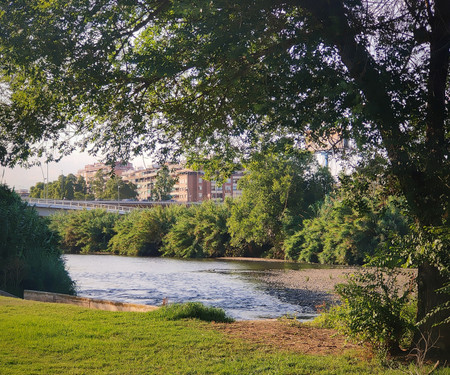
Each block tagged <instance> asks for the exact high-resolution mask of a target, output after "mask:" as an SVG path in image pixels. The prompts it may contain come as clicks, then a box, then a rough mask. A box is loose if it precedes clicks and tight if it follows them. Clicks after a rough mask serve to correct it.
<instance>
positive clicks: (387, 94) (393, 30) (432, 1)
mask: <svg viewBox="0 0 450 375" xmlns="http://www.w3.org/2000/svg"><path fill="white" fill-rule="evenodd" d="M449 46H450V2H449V1H447V0H416V1H412V0H394V1H390V2H386V1H383V0H340V1H330V0H297V1H290V0H284V1H278V0H275V1H273V0H271V1H268V0H258V1H255V0H245V1H240V2H230V1H224V0H213V1H210V0H208V1H206V0H199V1H196V2H194V3H193V2H191V1H177V2H171V1H169V0H139V1H128V0H97V1H88V0H54V1H42V0H18V1H10V2H4V3H2V5H1V9H0V51H1V52H0V66H1V73H0V75H1V77H0V78H1V81H2V82H1V84H0V90H1V91H2V95H1V99H0V135H1V136H0V161H1V163H2V164H3V165H14V164H15V163H17V162H19V161H23V160H26V159H27V158H29V157H30V156H31V155H33V154H35V155H40V154H42V153H43V152H44V150H45V147H49V146H54V147H56V148H57V149H59V150H60V151H61V153H66V152H69V151H70V150H71V148H72V147H74V143H71V142H72V140H74V139H75V140H76V142H78V143H79V145H81V146H85V147H87V145H89V144H90V145H91V146H90V147H91V148H92V151H93V152H97V151H101V152H102V153H104V154H106V155H108V156H109V157H110V158H111V159H115V160H118V159H122V160H126V159H128V156H129V155H130V154H133V153H134V154H140V153H142V152H144V151H146V150H147V151H156V152H159V153H161V154H163V155H176V154H177V153H178V152H180V151H181V150H184V151H188V152H191V154H192V155H194V156H195V157H199V156H200V157H202V156H204V157H208V156H211V155H212V154H214V155H219V157H221V158H222V164H226V162H227V161H230V160H232V159H233V158H234V157H235V156H236V154H237V153H242V151H243V150H247V149H249V148H250V149H251V147H252V145H253V141H254V140H255V137H259V136H260V135H261V134H269V135H270V136H271V138H270V139H271V141H274V140H276V136H275V134H279V133H280V132H281V133H283V134H292V135H300V136H302V135H304V134H309V136H310V137H312V138H313V139H315V140H319V139H320V138H321V137H323V136H324V135H325V136H326V135H329V134H340V135H342V136H343V137H347V138H353V139H354V140H355V141H356V143H357V145H358V146H359V149H360V150H361V152H371V151H373V150H378V151H380V152H382V153H384V155H385V156H386V158H387V159H388V160H389V168H390V172H391V173H392V174H393V175H394V176H395V178H396V179H397V180H398V184H399V186H400V189H401V190H402V192H403V193H404V195H405V196H406V199H407V202H408V204H409V206H410V209H411V212H412V213H413V215H414V217H415V218H416V220H417V222H418V223H419V225H420V227H421V228H427V227H447V228H448V209H449V208H448V202H449V201H450V199H449V190H450V188H449V186H450V184H449V175H450V174H449V163H450V158H449V155H448V142H449V135H448V134H449V133H448V129H449V126H448V125H449V120H448V109H449V108H448V106H449V101H448V98H449V95H450V93H449V83H448V81H449V80H448V67H449ZM428 233H431V232H430V231H428ZM435 233H437V232H435ZM447 250H448V249H447ZM447 267H448V265H447ZM439 269H442V267H441V265H438V264H436V262H435V261H434V260H433V258H432V257H431V258H430V257H429V258H426V259H423V261H422V262H421V264H420V265H419V278H418V285H419V318H422V317H424V316H425V314H426V313H427V312H428V311H429V310H430V306H435V305H436V304H439V303H440V302H448V298H447V297H442V296H441V295H438V294H436V293H435V290H436V289H437V288H439V286H442V285H443V282H444V281H445V278H444V276H443V274H442V272H441V271H439ZM430 324H431V323H430ZM449 331H450V329H449V328H447V330H446V331H445V332H447V333H446V334H442V332H443V331H442V330H441V336H442V337H441V338H440V339H439V344H438V346H439V347H440V348H441V349H442V350H444V349H445V348H446V349H447V350H448V348H449V347H450V333H449Z"/></svg>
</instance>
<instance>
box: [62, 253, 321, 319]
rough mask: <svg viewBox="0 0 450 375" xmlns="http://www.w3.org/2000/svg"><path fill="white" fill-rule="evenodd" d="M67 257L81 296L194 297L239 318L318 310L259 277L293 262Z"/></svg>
mask: <svg viewBox="0 0 450 375" xmlns="http://www.w3.org/2000/svg"><path fill="white" fill-rule="evenodd" d="M64 258H65V261H66V267H67V269H68V271H69V274H70V276H71V277H72V279H73V280H74V281H75V282H76V285H77V293H78V295H79V296H82V297H91V298H98V299H107V300H113V301H120V302H129V303H139V304H147V305H161V304H162V301H163V299H164V298H167V300H168V302H169V303H182V302H190V301H196V302H202V303H204V304H205V305H208V306H214V307H219V308H222V309H224V310H225V311H226V312H227V314H228V315H229V316H231V317H233V318H235V319H240V320H247V319H267V318H277V317H280V316H283V315H290V316H296V317H297V318H298V319H300V320H304V319H311V318H312V317H314V316H316V313H315V311H314V309H313V308H311V307H308V306H301V305H298V304H296V301H295V296H291V298H290V296H286V293H281V294H280V293H278V292H277V291H276V290H274V288H273V287H271V286H269V285H267V284H265V283H263V282H261V281H260V279H259V278H258V277H256V276H257V275H258V274H260V273H261V272H266V271H268V270H271V269H280V268H281V269H283V268H286V269H291V268H293V267H298V265H295V264H291V263H276V262H250V261H235V260H208V259H203V260H180V259H169V258H137V257H123V256H115V255H65V256H64Z"/></svg>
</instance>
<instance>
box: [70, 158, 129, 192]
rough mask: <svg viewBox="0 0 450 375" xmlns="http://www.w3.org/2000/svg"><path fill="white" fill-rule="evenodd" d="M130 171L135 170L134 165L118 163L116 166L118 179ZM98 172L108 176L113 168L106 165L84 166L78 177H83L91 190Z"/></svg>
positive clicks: (115, 170)
mask: <svg viewBox="0 0 450 375" xmlns="http://www.w3.org/2000/svg"><path fill="white" fill-rule="evenodd" d="M130 170H133V164H131V163H116V164H115V165H114V174H115V175H116V176H118V177H121V176H122V175H123V174H124V173H125V172H126V171H130ZM98 171H103V172H104V173H105V174H108V173H110V172H111V166H110V165H107V164H104V163H94V164H88V165H85V166H84V169H80V170H79V171H78V173H77V177H78V176H82V177H83V178H84V180H85V181H86V185H87V187H88V188H89V187H90V185H91V183H92V180H93V179H94V178H95V174H96V173H97V172H98Z"/></svg>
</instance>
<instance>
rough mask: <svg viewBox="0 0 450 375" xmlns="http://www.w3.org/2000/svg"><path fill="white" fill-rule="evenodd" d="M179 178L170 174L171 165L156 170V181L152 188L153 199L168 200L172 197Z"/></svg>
mask: <svg viewBox="0 0 450 375" xmlns="http://www.w3.org/2000/svg"><path fill="white" fill-rule="evenodd" d="M176 182H177V180H176V179H175V178H174V177H172V176H171V175H170V171H169V167H168V166H167V165H164V166H163V167H161V168H160V169H159V170H158V172H156V178H155V182H154V184H153V186H152V189H151V197H152V198H151V199H152V200H155V201H166V200H169V199H171V198H172V196H171V195H170V193H171V192H172V188H173V186H174V185H175V183H176Z"/></svg>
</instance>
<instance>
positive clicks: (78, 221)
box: [50, 209, 119, 254]
mask: <svg viewBox="0 0 450 375" xmlns="http://www.w3.org/2000/svg"><path fill="white" fill-rule="evenodd" d="M118 219H119V214H113V213H109V212H106V211H105V210H101V209H95V210H81V211H73V212H69V213H61V214H55V215H52V216H51V218H50V220H51V224H50V227H51V228H52V229H54V230H55V231H56V232H58V234H59V236H60V238H61V240H60V246H61V248H62V249H63V250H64V251H65V252H67V253H75V254H77V253H92V252H104V251H107V249H108V243H109V241H110V240H111V238H112V237H113V235H114V234H115V231H114V225H115V223H116V221H117V220H118Z"/></svg>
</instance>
